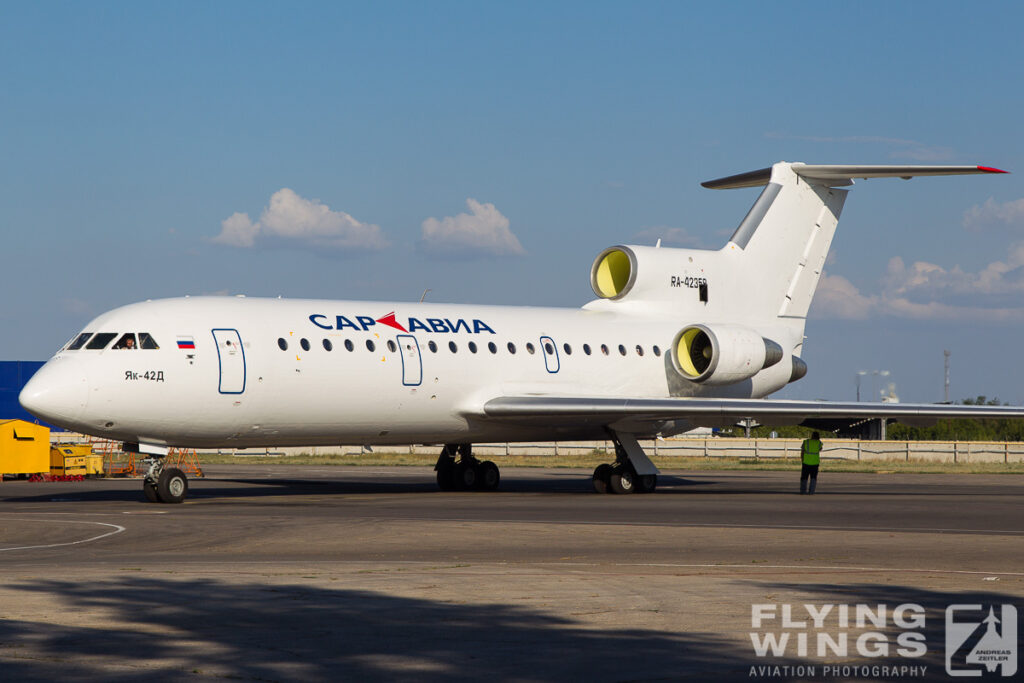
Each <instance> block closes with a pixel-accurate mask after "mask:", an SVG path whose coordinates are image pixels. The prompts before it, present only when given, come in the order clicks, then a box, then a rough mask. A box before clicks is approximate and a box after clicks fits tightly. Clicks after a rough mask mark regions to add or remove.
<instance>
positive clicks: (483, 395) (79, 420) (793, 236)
mask: <svg viewBox="0 0 1024 683" xmlns="http://www.w3.org/2000/svg"><path fill="white" fill-rule="evenodd" d="M991 173H1005V171H1000V170H998V169H994V168H991V167H986V166H892V165H888V166H851V165H812V164H804V163H787V162H779V163H776V164H774V165H773V166H771V167H770V168H764V169H761V170H757V171H752V172H749V173H743V174H740V175H734V176H729V177H726V178H721V179H718V180H712V181H709V182H705V183H703V185H704V187H707V188H711V189H730V188H744V187H763V189H762V190H761V193H760V195H759V196H758V198H757V200H756V201H755V202H754V205H753V207H752V208H751V209H750V210H749V212H748V213H747V214H746V216H745V217H744V218H743V220H742V221H741V222H740V224H739V226H738V227H737V228H736V231H735V232H734V233H733V235H732V237H731V238H730V239H729V241H728V242H727V243H726V245H725V246H724V247H722V248H721V249H718V250H702V249H681V248H669V247H662V246H661V245H660V242H659V244H658V245H656V246H653V247H652V246H641V245H616V246H612V247H609V248H607V249H605V250H604V251H602V252H600V253H599V254H598V255H597V258H596V259H595V260H594V263H593V266H592V268H591V272H590V281H591V285H592V287H593V290H594V293H595V294H596V295H597V297H598V298H597V299H595V300H594V301H591V302H589V303H587V304H586V305H584V306H583V307H582V308H578V309H567V308H540V307H522V306H520V307H512V306H480V305H457V304H441V303H423V302H421V303H402V302H365V301H331V300H317V299H281V298H277V299H273V298H249V297H244V296H241V295H240V296H236V297H222V296H201V297H184V298H175V299H162V300H155V301H145V302H141V303H135V304H131V305H127V306H123V307H121V308H117V309H114V310H112V311H109V312H107V313H104V314H102V315H100V316H99V317H97V318H96V319H94V320H93V321H91V322H90V323H89V324H88V325H86V326H85V328H84V330H83V331H82V332H81V333H80V334H78V335H76V336H75V337H73V338H72V339H71V340H70V341H69V342H68V343H67V344H65V345H64V346H63V347H62V348H61V349H60V350H59V351H57V353H56V354H55V355H54V356H53V357H52V358H51V359H50V360H49V361H48V362H47V363H46V364H45V365H44V366H43V367H42V368H41V369H40V370H39V371H38V372H37V373H36V374H35V375H34V376H33V377H32V378H31V380H30V381H29V382H28V383H27V384H26V386H25V387H24V389H23V390H22V392H21V394H20V396H19V400H20V402H21V405H22V406H23V407H24V408H25V409H26V410H28V411H29V412H30V413H32V414H34V415H36V416H38V417H39V418H40V419H42V420H45V421H48V422H50V423H52V424H55V425H59V426H61V427H64V428H66V429H69V430H72V431H77V432H83V433H86V434H91V435H94V436H97V437H102V438H106V439H111V440H118V441H123V442H124V445H125V449H126V450H128V451H130V452H136V453H139V454H141V455H142V456H144V463H145V465H146V467H147V470H146V475H145V477H144V480H143V491H144V493H145V496H146V498H147V499H148V500H149V501H151V502H162V503H180V502H182V501H183V500H184V499H185V497H186V494H187V491H188V480H187V478H186V477H185V475H184V474H183V473H182V472H181V470H179V469H178V468H175V467H164V464H163V463H164V456H166V454H167V453H168V450H169V448H171V447H194V448H247V447H274V446H324V445H371V446H372V445H385V446H386V445H395V444H409V443H417V444H443V448H442V449H441V452H440V454H439V456H438V459H437V463H436V466H435V470H436V472H437V475H436V476H437V483H438V485H439V487H440V488H441V489H442V490H452V489H459V490H461V489H476V490H484V491H488V490H495V489H497V488H498V486H499V482H500V477H501V475H500V471H499V468H498V467H497V465H495V464H494V463H493V462H490V461H483V462H482V461H480V460H478V459H477V458H476V457H474V455H473V451H472V444H474V443H482V442H502V441H505V442H524V441H535V440H543V441H558V440H605V439H610V440H611V441H612V442H613V443H614V445H615V461H614V462H610V463H606V464H602V465H600V466H598V467H597V468H596V469H595V470H594V473H593V476H592V481H593V485H594V489H595V490H596V491H598V492H610V493H615V494H629V493H650V492H652V491H654V490H655V488H656V486H657V475H658V473H659V471H658V468H657V467H656V466H655V465H654V463H652V462H651V460H650V459H649V458H648V457H647V455H646V454H645V453H644V450H643V448H642V447H641V446H640V444H639V440H640V439H646V438H653V437H657V436H669V435H673V434H678V433H682V432H685V431H688V430H690V429H693V428H695V427H697V426H716V425H725V424H735V423H736V422H737V421H739V420H743V419H751V418H753V419H756V420H758V421H760V422H761V423H764V424H795V423H800V422H802V421H806V420H810V419H822V418H836V417H845V418H901V419H904V420H910V421H914V420H917V421H928V420H931V421H934V420H937V419H940V418H956V417H971V418H990V417H995V418H1024V407H1008V406H955V405H942V404H937V405H932V404H899V403H831V402H822V401H800V400H771V399H765V397H766V396H768V395H770V394H772V393H773V392H776V391H778V390H780V389H782V388H783V387H785V386H786V385H788V384H790V383H791V382H795V381H797V380H799V379H800V378H801V377H803V376H804V375H805V374H806V373H807V364H806V363H805V362H804V361H803V360H802V359H801V353H802V350H803V343H804V324H805V321H806V318H807V312H808V308H809V306H810V304H811V298H812V296H813V295H814V292H815V289H816V287H817V284H818V279H819V277H820V275H821V271H822V267H823V266H824V263H825V258H826V256H827V254H828V250H829V247H830V245H831V242H832V237H833V235H834V233H835V229H836V225H837V223H838V220H839V216H840V213H841V211H842V208H843V204H844V202H845V199H846V195H847V192H848V191H849V190H848V189H847V188H848V187H849V186H851V185H853V183H854V179H860V178H890V177H898V178H905V179H906V178H911V177H914V176H934V175H958V174H991Z"/></svg>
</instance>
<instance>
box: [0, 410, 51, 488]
mask: <svg viewBox="0 0 1024 683" xmlns="http://www.w3.org/2000/svg"><path fill="white" fill-rule="evenodd" d="M49 451H50V428H49V427H41V426H39V425H37V424H32V423H31V422H25V421H24V420H0V474H2V475H3V476H12V475H13V476H17V477H30V478H34V477H39V478H41V477H43V475H45V474H46V473H48V472H49V471H50V459H49V457H48V456H49Z"/></svg>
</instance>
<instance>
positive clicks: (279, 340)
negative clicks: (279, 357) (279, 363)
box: [277, 337, 288, 351]
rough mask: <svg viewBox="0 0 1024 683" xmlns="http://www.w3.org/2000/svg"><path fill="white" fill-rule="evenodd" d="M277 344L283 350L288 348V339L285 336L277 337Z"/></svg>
mask: <svg viewBox="0 0 1024 683" xmlns="http://www.w3.org/2000/svg"><path fill="white" fill-rule="evenodd" d="M277 345H278V347H280V349H281V350H282V351H287V350H288V340H286V339H285V338H284V337H278V338H277Z"/></svg>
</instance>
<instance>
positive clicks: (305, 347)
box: [299, 337, 309, 351]
mask: <svg viewBox="0 0 1024 683" xmlns="http://www.w3.org/2000/svg"><path fill="white" fill-rule="evenodd" d="M299 346H301V347H302V350H303V351H309V340H308V339H306V338H305V337H303V338H302V339H300V340H299Z"/></svg>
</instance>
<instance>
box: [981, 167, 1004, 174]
mask: <svg viewBox="0 0 1024 683" xmlns="http://www.w3.org/2000/svg"><path fill="white" fill-rule="evenodd" d="M978 170H979V171H981V172H982V173H1009V171H1004V170H1002V169H1000V168H992V167H991V166H979V167H978Z"/></svg>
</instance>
